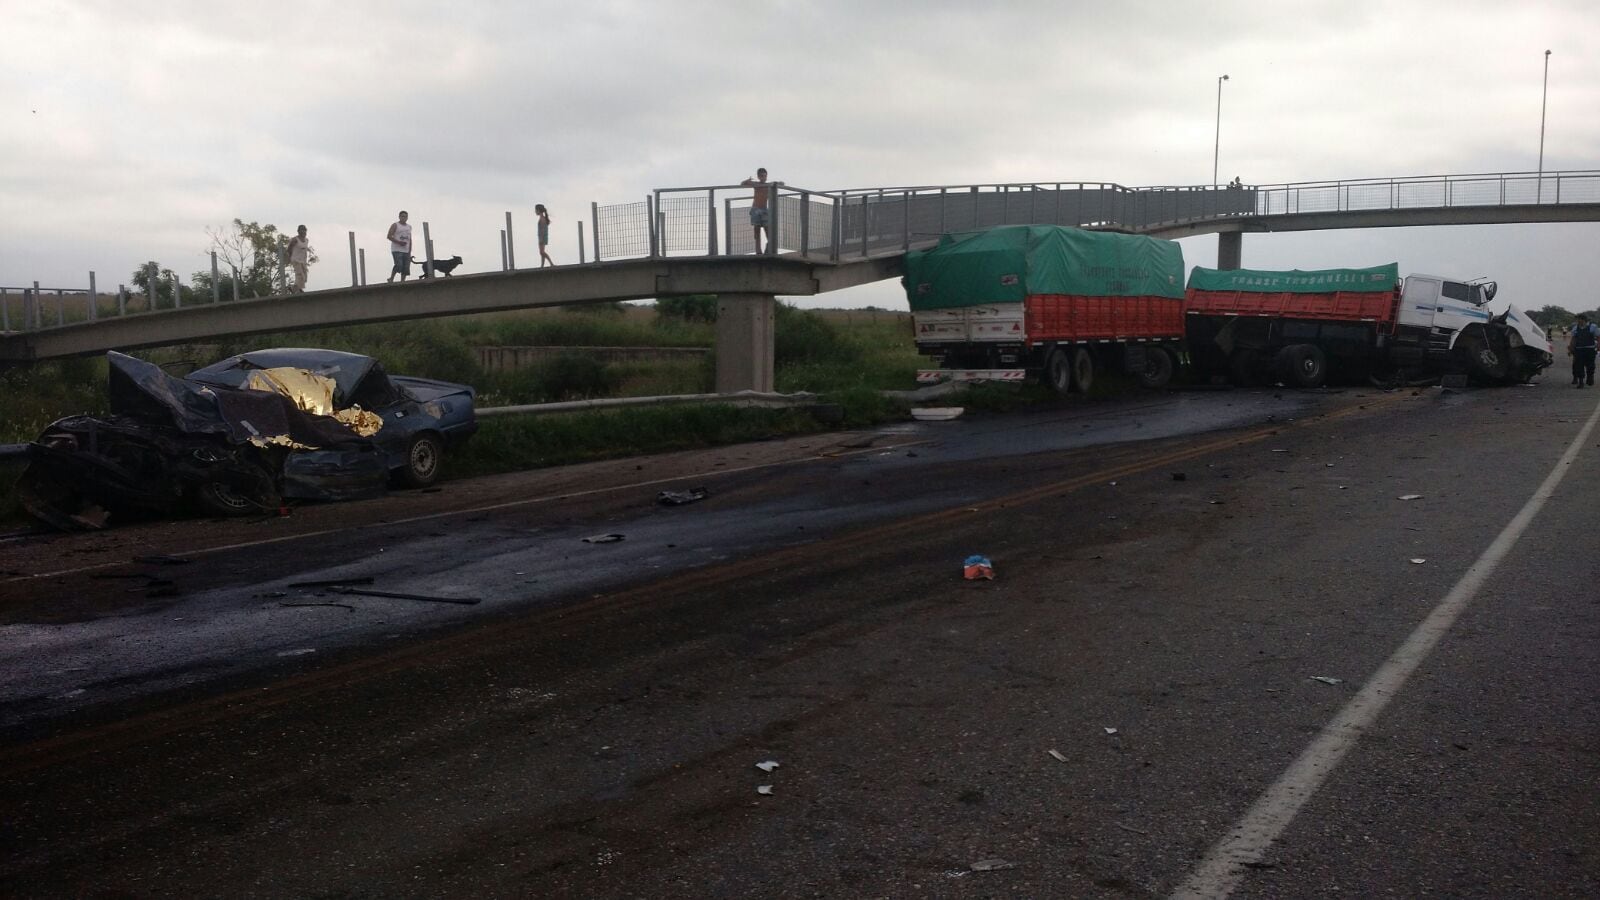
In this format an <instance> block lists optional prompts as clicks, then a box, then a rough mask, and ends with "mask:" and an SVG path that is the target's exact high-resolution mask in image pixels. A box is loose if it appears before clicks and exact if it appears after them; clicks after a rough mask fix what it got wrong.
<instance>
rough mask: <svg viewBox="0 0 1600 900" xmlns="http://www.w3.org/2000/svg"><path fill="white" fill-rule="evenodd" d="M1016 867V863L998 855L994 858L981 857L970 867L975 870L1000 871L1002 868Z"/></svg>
mask: <svg viewBox="0 0 1600 900" xmlns="http://www.w3.org/2000/svg"><path fill="white" fill-rule="evenodd" d="M1016 867H1017V864H1016V863H1014V862H1011V861H1009V860H1004V859H1001V858H999V857H998V856H997V857H995V858H993V859H980V860H978V861H977V862H975V863H973V864H972V865H971V867H970V868H971V869H972V871H974V872H998V871H1000V870H1001V869H1015V868H1016Z"/></svg>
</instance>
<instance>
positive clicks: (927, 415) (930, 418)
mask: <svg viewBox="0 0 1600 900" xmlns="http://www.w3.org/2000/svg"><path fill="white" fill-rule="evenodd" d="M964 412H966V407H963V406H919V407H917V408H916V409H913V410H911V418H913V419H920V420H921V421H924V422H948V421H949V420H951V419H954V418H956V417H957V416H960V415H961V414H962V413H964Z"/></svg>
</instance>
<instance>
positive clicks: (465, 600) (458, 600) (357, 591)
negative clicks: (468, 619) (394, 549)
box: [330, 587, 483, 606]
mask: <svg viewBox="0 0 1600 900" xmlns="http://www.w3.org/2000/svg"><path fill="white" fill-rule="evenodd" d="M330 590H331V591H332V592H333V593H335V594H352V595H354V596H357V597H388V598H390V599H391V600H421V601H423V602H425V603H454V604H457V605H459V606H475V605H477V604H479V603H482V602H483V599H482V598H480V597H430V596H428V595H427V594H402V593H399V592H397V591H373V590H368V589H366V588H352V587H336V588H330Z"/></svg>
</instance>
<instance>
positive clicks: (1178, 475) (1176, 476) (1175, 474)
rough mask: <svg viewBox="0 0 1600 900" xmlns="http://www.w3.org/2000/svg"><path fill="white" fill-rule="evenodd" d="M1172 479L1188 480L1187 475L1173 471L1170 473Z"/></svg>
mask: <svg viewBox="0 0 1600 900" xmlns="http://www.w3.org/2000/svg"><path fill="white" fill-rule="evenodd" d="M1172 480H1173V481H1188V480H1189V476H1188V475H1185V474H1183V473H1182V472H1173V473H1172Z"/></svg>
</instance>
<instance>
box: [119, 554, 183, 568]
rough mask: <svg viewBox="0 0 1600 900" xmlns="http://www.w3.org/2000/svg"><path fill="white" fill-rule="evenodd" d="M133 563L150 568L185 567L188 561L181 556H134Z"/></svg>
mask: <svg viewBox="0 0 1600 900" xmlns="http://www.w3.org/2000/svg"><path fill="white" fill-rule="evenodd" d="M133 561H134V562H136V563H144V564H145V565H150V566H186V565H188V564H189V560H187V559H184V558H183V557H181V556H135V557H134V558H133Z"/></svg>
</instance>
